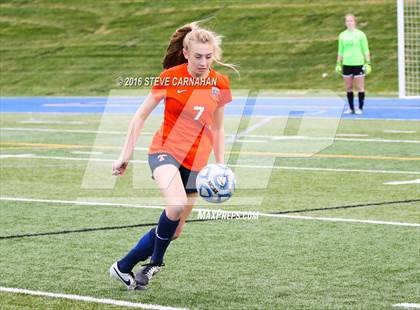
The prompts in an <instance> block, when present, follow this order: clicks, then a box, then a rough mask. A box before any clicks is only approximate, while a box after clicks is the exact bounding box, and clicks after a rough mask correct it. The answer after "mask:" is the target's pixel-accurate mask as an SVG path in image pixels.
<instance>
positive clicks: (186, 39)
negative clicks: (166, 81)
mask: <svg viewBox="0 0 420 310" xmlns="http://www.w3.org/2000/svg"><path fill="white" fill-rule="evenodd" d="M199 23H200V22H199V21H197V22H192V23H190V24H187V25H184V26H182V27H180V28H178V29H177V30H176V31H175V32H174V33H173V34H172V36H171V39H170V41H169V45H168V48H167V49H166V54H165V57H164V58H163V62H162V64H163V68H164V69H169V68H171V67H174V66H177V65H180V64H183V63H187V62H188V61H187V59H186V58H185V57H184V54H183V52H182V50H183V49H184V48H185V49H186V50H189V49H190V48H191V43H192V42H200V43H210V44H212V45H213V52H214V54H213V60H214V61H215V62H216V63H217V64H219V65H221V66H224V67H228V68H230V69H232V70H234V71H235V72H236V73H237V74H238V75H239V71H238V70H237V69H236V67H237V66H236V65H233V64H228V63H224V62H222V49H221V47H220V46H221V44H222V36H221V35H218V34H217V33H215V32H213V31H210V30H207V29H204V28H201V27H200V26H199Z"/></svg>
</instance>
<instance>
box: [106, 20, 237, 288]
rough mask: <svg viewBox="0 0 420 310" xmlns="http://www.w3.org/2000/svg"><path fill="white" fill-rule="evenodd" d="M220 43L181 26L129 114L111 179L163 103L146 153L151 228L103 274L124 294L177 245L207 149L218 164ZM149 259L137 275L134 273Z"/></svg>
mask: <svg viewBox="0 0 420 310" xmlns="http://www.w3.org/2000/svg"><path fill="white" fill-rule="evenodd" d="M220 44H221V37H220V36H219V35H217V34H216V33H214V32H211V31H208V30H206V29H203V28H200V27H199V26H198V23H197V22H194V23H191V24H187V25H185V26H183V27H181V28H179V29H177V30H176V31H175V33H174V34H173V35H172V37H171V40H170V42H169V46H168V48H167V52H166V55H165V57H164V60H163V68H164V69H165V70H164V71H163V72H162V73H161V74H160V76H159V79H158V80H157V81H156V83H155V85H154V86H153V87H152V90H151V93H150V94H149V95H148V96H147V97H146V99H145V100H144V102H143V104H142V105H141V106H140V107H139V109H138V110H137V112H136V113H135V115H134V117H133V119H132V121H131V123H130V126H129V129H128V133H127V137H126V139H125V143H124V147H123V149H122V151H121V155H120V157H119V159H118V160H117V161H116V162H115V163H114V165H113V172H112V173H113V175H123V174H124V172H125V170H126V168H127V165H128V162H129V159H130V157H131V155H132V152H133V150H134V147H135V145H136V140H137V137H138V136H139V134H140V131H141V129H142V127H143V124H144V122H145V121H146V119H147V117H148V116H149V115H150V113H151V112H152V110H153V109H154V108H155V107H156V106H157V105H158V103H159V102H160V101H161V100H162V99H165V111H164V118H163V122H162V125H161V127H160V129H159V130H158V131H157V132H156V133H155V135H154V137H153V141H152V143H151V145H150V148H149V155H148V156H149V166H150V169H151V171H152V177H153V179H154V180H155V181H156V183H157V185H158V187H159V188H160V190H161V193H162V195H163V196H164V199H165V204H166V206H165V210H164V211H163V212H162V214H161V216H160V218H159V222H158V225H157V227H155V228H153V229H151V230H150V231H149V232H147V233H146V234H145V235H144V236H143V237H142V238H141V239H140V240H139V242H138V243H137V245H136V246H135V247H134V248H133V249H132V250H131V251H130V252H129V253H128V254H127V255H126V256H125V257H123V258H122V259H121V260H119V261H117V262H115V263H114V264H113V265H112V266H111V268H110V275H111V277H113V278H115V279H117V280H119V281H121V282H122V283H124V284H125V285H126V286H127V288H128V289H144V286H145V285H147V284H148V283H149V281H150V279H151V278H152V277H153V275H154V274H156V273H157V272H158V271H159V270H160V267H161V266H162V265H163V258H164V254H165V251H166V249H167V247H168V245H169V243H170V242H171V240H173V239H176V238H177V237H179V235H180V233H181V231H182V229H183V227H184V225H185V221H186V219H187V217H188V216H189V214H190V212H191V210H192V207H193V205H194V203H195V201H196V198H197V190H196V188H195V180H196V177H197V174H198V172H199V171H200V170H201V169H202V168H203V167H204V166H205V165H206V164H207V161H208V158H209V155H210V153H211V150H212V149H213V151H214V155H215V159H216V162H217V163H224V127H223V116H224V105H226V104H227V103H229V102H230V101H232V98H231V93H230V89H229V79H228V78H227V77H226V76H225V75H222V74H220V73H218V72H216V71H215V70H214V69H213V68H212V63H213V61H214V62H216V63H218V64H220V65H224V66H227V67H230V68H231V69H233V70H235V71H236V69H235V68H234V66H233V65H230V64H225V63H222V62H221V49H220ZM149 257H151V259H150V262H149V263H148V264H146V265H144V267H143V268H142V269H141V270H140V271H139V272H138V273H137V274H136V276H135V277H134V275H133V273H132V269H133V267H134V266H135V265H136V264H137V263H138V262H140V261H145V260H147V259H148V258H149Z"/></svg>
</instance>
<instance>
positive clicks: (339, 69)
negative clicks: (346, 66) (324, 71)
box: [335, 61, 343, 74]
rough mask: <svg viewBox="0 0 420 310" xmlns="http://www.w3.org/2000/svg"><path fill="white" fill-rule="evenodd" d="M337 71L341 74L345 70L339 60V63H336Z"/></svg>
mask: <svg viewBox="0 0 420 310" xmlns="http://www.w3.org/2000/svg"><path fill="white" fill-rule="evenodd" d="M335 72H337V74H341V73H342V72H343V66H342V65H341V62H339V61H337V64H336V65H335Z"/></svg>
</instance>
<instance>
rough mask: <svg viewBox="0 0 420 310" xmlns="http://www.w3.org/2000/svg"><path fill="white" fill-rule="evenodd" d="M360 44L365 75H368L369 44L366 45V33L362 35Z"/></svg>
mask: <svg viewBox="0 0 420 310" xmlns="http://www.w3.org/2000/svg"><path fill="white" fill-rule="evenodd" d="M361 46H362V53H363V56H364V57H365V65H364V71H365V73H366V75H368V74H370V73H371V72H372V66H371V63H370V52H369V45H368V40H367V37H366V35H363V38H362V44H361Z"/></svg>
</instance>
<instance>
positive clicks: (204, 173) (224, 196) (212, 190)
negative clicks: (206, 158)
mask: <svg viewBox="0 0 420 310" xmlns="http://www.w3.org/2000/svg"><path fill="white" fill-rule="evenodd" d="M196 186H197V191H198V194H199V195H200V196H201V197H202V198H203V199H204V200H206V201H208V202H213V203H221V202H224V201H226V200H228V199H229V198H230V197H232V195H233V192H234V191H235V186H236V180H235V175H234V174H233V172H232V170H230V168H229V167H228V166H226V165H222V164H209V165H207V166H205V167H204V168H203V169H201V171H200V173H199V174H198V176H197V180H196Z"/></svg>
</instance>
